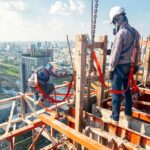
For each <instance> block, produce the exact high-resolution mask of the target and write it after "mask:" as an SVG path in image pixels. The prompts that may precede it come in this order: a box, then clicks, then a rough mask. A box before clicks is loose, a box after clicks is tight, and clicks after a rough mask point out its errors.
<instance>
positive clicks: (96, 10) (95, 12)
mask: <svg viewBox="0 0 150 150" xmlns="http://www.w3.org/2000/svg"><path fill="white" fill-rule="evenodd" d="M98 2H99V0H95V9H94V17H93V27H92V44H93V43H94V39H95V30H96V21H97V12H98Z"/></svg>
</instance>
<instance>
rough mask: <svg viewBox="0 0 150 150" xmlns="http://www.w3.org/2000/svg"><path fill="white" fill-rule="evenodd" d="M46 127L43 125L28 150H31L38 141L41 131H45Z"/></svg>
mask: <svg viewBox="0 0 150 150" xmlns="http://www.w3.org/2000/svg"><path fill="white" fill-rule="evenodd" d="M45 126H46V125H43V127H42V130H41V131H40V132H39V134H38V135H37V136H36V137H35V139H34V140H33V142H32V144H31V145H30V147H29V148H28V150H32V149H33V147H34V145H35V143H36V141H37V140H38V138H39V137H40V135H41V134H42V132H43V130H44V129H45Z"/></svg>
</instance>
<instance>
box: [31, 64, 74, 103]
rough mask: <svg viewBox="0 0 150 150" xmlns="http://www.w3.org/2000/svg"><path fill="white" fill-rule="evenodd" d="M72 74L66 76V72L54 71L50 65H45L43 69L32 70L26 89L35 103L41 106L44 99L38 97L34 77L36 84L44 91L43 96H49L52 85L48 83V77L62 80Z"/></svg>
mask: <svg viewBox="0 0 150 150" xmlns="http://www.w3.org/2000/svg"><path fill="white" fill-rule="evenodd" d="M71 75H72V74H67V72H60V71H58V70H56V69H55V68H54V67H53V66H52V65H51V64H50V63H49V64H47V65H45V66H44V67H41V68H37V69H35V70H34V72H33V73H32V75H31V76H30V78H29V79H28V87H29V89H30V91H31V92H32V93H33V97H34V99H35V100H36V101H37V100H38V101H37V104H41V103H42V102H44V100H45V99H46V97H45V96H44V95H42V96H41V97H40V96H39V94H40V93H39V91H38V90H37V87H36V83H35V77H36V76H37V82H38V85H39V86H40V88H41V89H42V90H43V91H44V94H46V95H47V96H49V95H50V94H51V93H52V92H53V91H54V85H53V83H51V82H50V76H54V77H56V78H64V77H68V76H71Z"/></svg>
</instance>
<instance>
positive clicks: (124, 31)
mask: <svg viewBox="0 0 150 150" xmlns="http://www.w3.org/2000/svg"><path fill="white" fill-rule="evenodd" d="M109 17H110V21H111V23H112V24H113V25H114V26H115V28H114V30H113V33H114V35H115V41H114V43H113V46H112V50H111V55H110V60H109V67H108V73H107V79H109V80H111V81H112V90H126V89H127V88H128V76H129V72H130V67H131V57H132V54H133V49H134V47H136V49H137V52H136V57H135V58H136V59H135V68H134V73H136V72H137V71H138V51H139V38H140V35H139V33H138V32H137V31H136V30H135V29H134V28H133V27H131V26H130V25H129V23H128V19H127V17H126V13H125V9H124V8H123V7H120V6H115V7H113V8H112V9H111V10H110V14H109ZM123 94H124V96H125V102H124V105H125V109H124V113H125V116H126V119H127V120H131V116H132V96H131V91H130V88H128V89H127V90H126V92H125V93H123ZM121 99H122V94H114V93H112V115H111V121H112V122H114V123H116V124H118V122H119V115H120V105H121Z"/></svg>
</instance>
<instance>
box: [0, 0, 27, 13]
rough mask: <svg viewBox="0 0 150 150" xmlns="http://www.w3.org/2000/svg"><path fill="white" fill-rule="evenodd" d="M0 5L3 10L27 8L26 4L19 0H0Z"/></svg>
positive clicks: (20, 10)
mask: <svg viewBox="0 0 150 150" xmlns="http://www.w3.org/2000/svg"><path fill="white" fill-rule="evenodd" d="M0 7H1V9H3V10H5V11H16V12H25V11H27V10H28V6H27V4H26V3H24V2H23V1H21V0H11V1H10V0H6V1H1V2H0Z"/></svg>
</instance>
